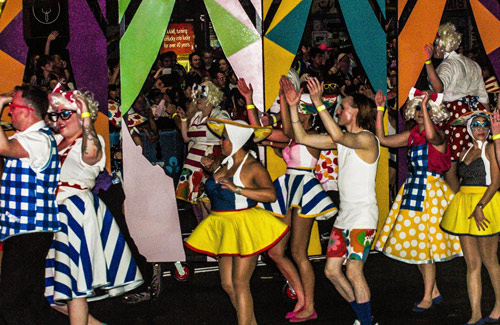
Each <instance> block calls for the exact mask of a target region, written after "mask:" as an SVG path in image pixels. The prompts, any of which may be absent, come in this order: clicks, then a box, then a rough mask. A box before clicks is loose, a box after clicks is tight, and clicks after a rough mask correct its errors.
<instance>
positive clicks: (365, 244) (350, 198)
mask: <svg viewBox="0 0 500 325" xmlns="http://www.w3.org/2000/svg"><path fill="white" fill-rule="evenodd" d="M308 89H309V93H310V95H311V99H312V101H313V103H314V105H315V106H316V109H317V110H318V113H319V116H320V117H321V120H322V121H323V124H324V125H325V128H326V130H327V131H328V135H325V134H312V133H306V131H305V130H304V129H303V128H302V126H301V124H300V123H299V120H298V113H297V109H296V106H297V103H298V100H297V98H296V97H297V96H298V95H299V94H296V93H295V91H294V90H293V89H292V88H291V86H290V87H289V86H288V85H286V83H285V85H284V87H283V90H284V91H285V95H286V98H287V101H288V104H289V105H290V115H291V119H292V126H293V131H294V132H295V137H296V141H297V142H298V143H301V144H305V145H308V146H312V147H315V148H319V149H332V148H337V150H338V164H339V176H338V185H339V193H340V211H339V215H338V217H337V220H336V221H335V224H334V227H333V229H332V233H331V235H330V240H329V244H328V250H327V261H326V265H325V275H326V276H327V278H328V279H329V280H330V281H331V282H332V283H333V285H334V286H335V288H336V289H337V291H338V292H339V293H340V295H342V297H344V299H345V300H346V301H347V302H349V304H350V305H351V307H352V308H353V310H354V312H355V313H356V315H357V318H358V320H356V322H355V324H362V325H368V324H372V322H373V319H372V314H371V302H370V289H369V287H368V284H367V282H366V279H365V276H364V274H363V266H364V262H366V259H367V257H368V254H369V252H370V247H371V244H372V242H373V239H374V237H375V230H376V228H377V222H378V208H377V201H376V197H375V176H376V173H377V164H378V159H379V151H380V150H379V149H380V144H379V141H378V139H377V137H376V136H375V135H374V134H373V132H374V129H375V113H376V110H375V108H374V106H375V105H374V103H373V105H372V101H371V100H370V99H368V98H367V97H366V96H364V95H358V94H356V95H354V96H348V97H346V98H344V100H343V101H342V104H341V107H340V108H339V109H338V111H337V114H338V115H339V121H338V124H337V123H336V122H335V121H334V120H333V118H332V117H331V116H330V114H328V111H326V110H325V106H324V105H323V103H322V102H321V95H322V93H323V83H320V82H319V81H318V80H317V79H316V78H312V79H309V80H308ZM341 126H343V127H345V129H346V132H343V131H342V129H341V128H340V127H341ZM346 260H347V263H346V264H347V272H346V275H344V273H343V272H342V265H343V264H344V262H345V261H346Z"/></svg>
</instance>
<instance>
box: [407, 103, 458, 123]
mask: <svg viewBox="0 0 500 325" xmlns="http://www.w3.org/2000/svg"><path fill="white" fill-rule="evenodd" d="M423 98H424V97H423V96H415V97H413V98H412V99H410V100H408V103H406V111H405V119H406V120H407V121H409V120H411V119H415V115H416V112H417V106H420V107H421V105H422V99H423ZM427 105H428V106H430V108H431V109H430V111H429V115H430V117H431V120H432V122H433V123H434V124H439V123H441V122H444V121H446V120H447V119H449V118H450V117H451V113H450V112H448V110H447V109H446V107H445V106H444V105H443V104H437V103H436V102H434V101H433V100H432V99H429V100H428V101H427ZM421 109H427V108H425V107H423V108H421Z"/></svg>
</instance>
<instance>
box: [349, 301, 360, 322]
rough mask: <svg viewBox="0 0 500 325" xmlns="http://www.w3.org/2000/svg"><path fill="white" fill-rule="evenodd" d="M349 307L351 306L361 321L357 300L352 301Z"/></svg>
mask: <svg viewBox="0 0 500 325" xmlns="http://www.w3.org/2000/svg"><path fill="white" fill-rule="evenodd" d="M349 305H351V308H352V310H354V312H355V313H356V318H357V319H360V318H361V316H360V315H359V307H358V306H359V305H358V303H357V302H356V300H353V301H350V302H349Z"/></svg>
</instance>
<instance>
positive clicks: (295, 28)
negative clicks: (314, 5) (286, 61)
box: [265, 0, 312, 54]
mask: <svg viewBox="0 0 500 325" xmlns="http://www.w3.org/2000/svg"><path fill="white" fill-rule="evenodd" d="M311 2H312V0H304V1H301V2H300V3H299V4H298V5H297V6H296V7H295V8H293V9H292V11H290V12H289V13H288V15H286V16H285V17H284V18H283V19H282V20H281V21H280V22H279V23H278V24H277V25H276V26H275V27H274V28H273V29H272V30H270V31H268V32H267V34H266V36H265V37H266V38H267V39H269V40H271V41H273V42H274V43H276V44H278V45H280V46H281V47H283V48H284V49H285V50H287V51H289V52H290V53H293V54H295V53H296V52H297V49H298V47H299V44H300V40H301V39H302V34H303V33H304V27H305V26H306V21H307V17H308V16H309V10H310V9H311Z"/></svg>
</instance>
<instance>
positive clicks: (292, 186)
mask: <svg viewBox="0 0 500 325" xmlns="http://www.w3.org/2000/svg"><path fill="white" fill-rule="evenodd" d="M283 159H284V160H285V163H286V166H287V169H286V173H285V174H284V175H281V176H280V177H278V178H277V179H276V180H275V181H274V188H275V189H276V195H277V199H276V201H274V202H272V203H261V206H262V207H264V209H266V210H268V211H270V212H271V213H272V214H274V215H275V216H277V217H281V218H283V217H285V215H286V212H287V211H288V209H290V208H292V207H294V208H298V209H299V211H298V214H299V216H300V217H302V218H316V217H320V216H321V217H325V218H327V217H332V216H334V215H335V214H336V213H337V207H336V206H335V204H334V203H333V201H332V199H330V197H329V196H328V194H326V192H325V190H324V189H323V187H322V186H321V183H320V182H319V180H318V179H317V178H316V177H315V175H314V170H315V167H316V164H317V162H318V160H317V159H316V158H314V157H313V156H312V155H311V154H310V153H309V150H307V147H306V146H304V145H301V144H297V143H295V141H293V140H290V143H289V144H288V146H287V147H285V148H284V149H283Z"/></svg>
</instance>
